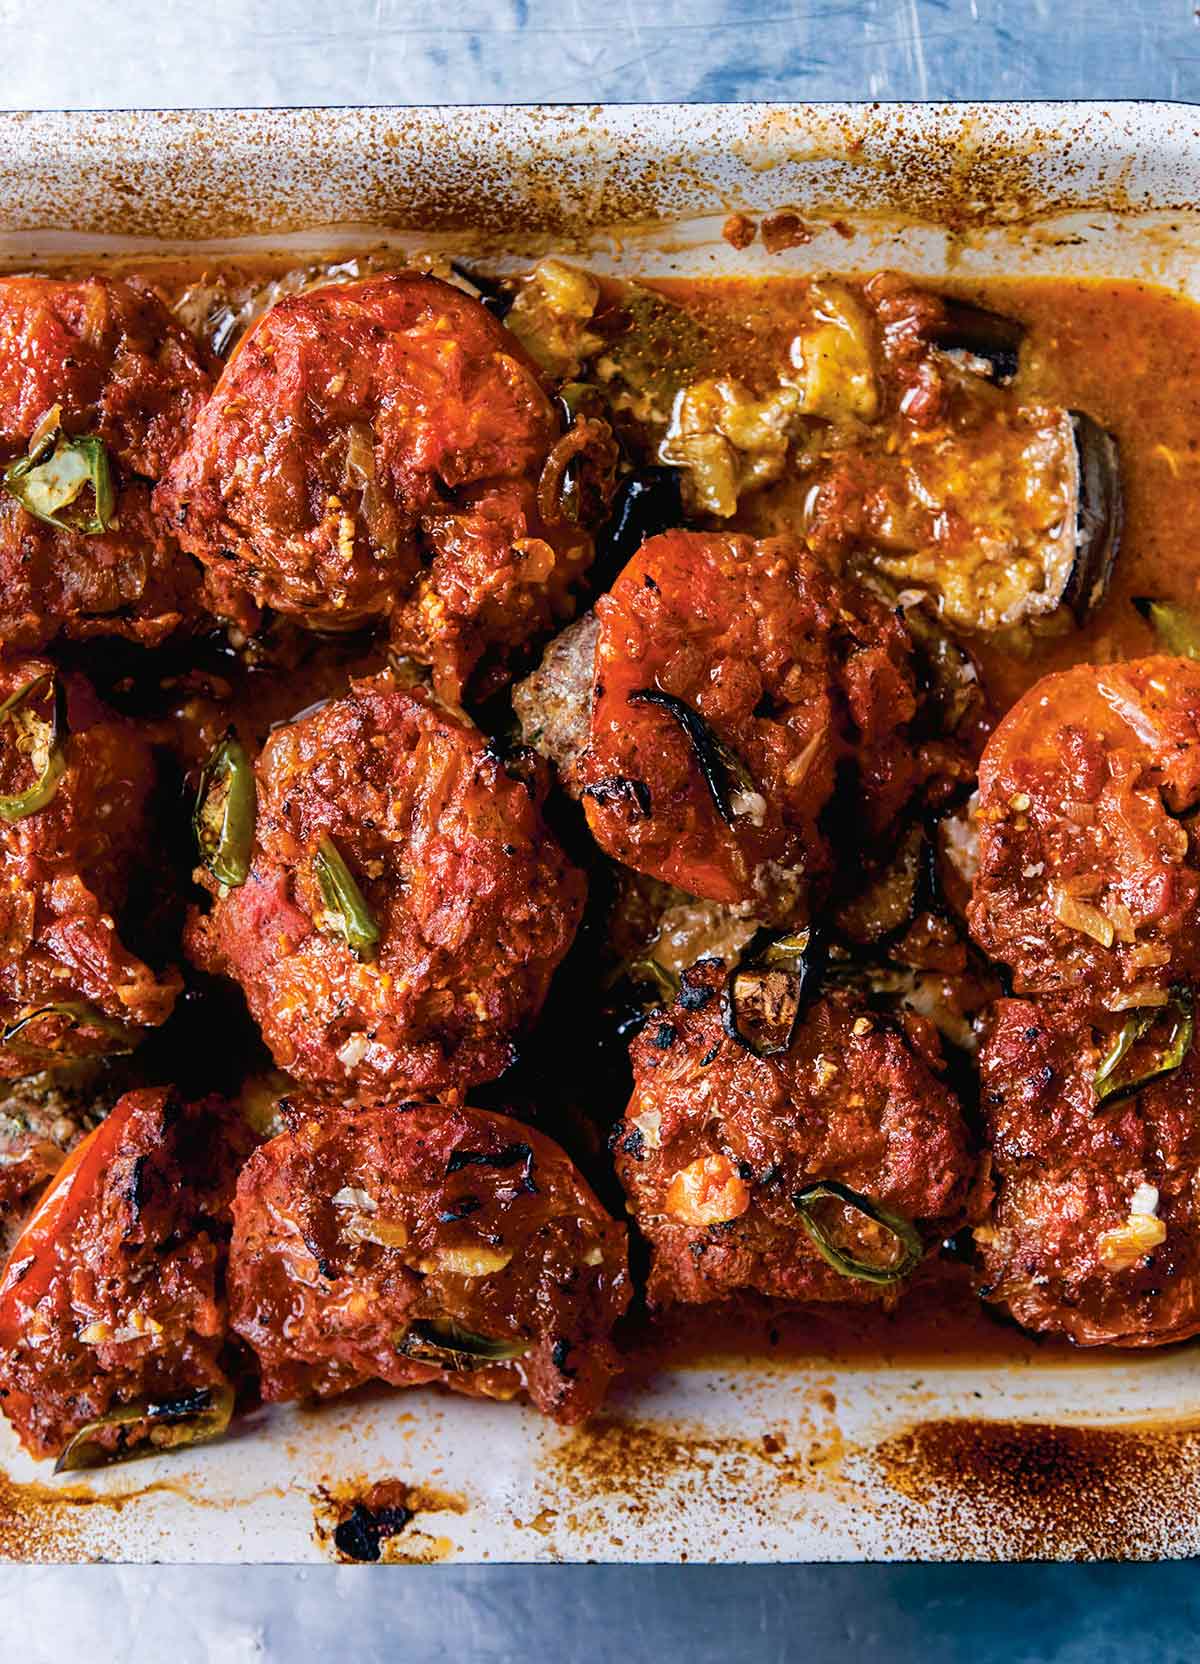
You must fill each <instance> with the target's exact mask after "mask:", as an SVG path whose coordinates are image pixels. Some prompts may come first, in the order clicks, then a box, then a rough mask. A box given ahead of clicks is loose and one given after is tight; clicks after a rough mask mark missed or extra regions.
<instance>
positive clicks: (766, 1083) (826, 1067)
mask: <svg viewBox="0 0 1200 1664" xmlns="http://www.w3.org/2000/svg"><path fill="white" fill-rule="evenodd" d="M802 982H803V977H802V975H801V974H800V973H799V972H798V971H797V969H796V968H795V966H794V964H793V965H788V964H787V963H786V962H783V961H780V962H778V963H776V964H770V963H767V964H764V965H763V966H761V967H759V968H755V969H750V970H744V971H736V972H734V973H732V974H729V973H727V972H726V970H725V967H724V965H723V964H722V963H720V962H719V961H701V962H700V963H699V964H697V965H695V966H694V967H693V968H692V969H691V970H690V971H685V972H684V975H683V978H682V984H681V987H680V992H679V997H678V999H677V1001H676V1002H675V1004H674V1005H673V1006H672V1007H671V1008H670V1009H669V1010H664V1011H661V1012H658V1013H655V1014H653V1015H652V1016H651V1017H650V1018H649V1020H648V1021H647V1022H646V1024H645V1027H644V1028H643V1029H642V1031H641V1033H640V1034H639V1035H638V1037H637V1039H636V1040H635V1041H634V1043H633V1045H632V1047H631V1049H630V1051H631V1061H632V1063H633V1076H634V1085H633V1095H632V1097H631V1098H630V1101H629V1106H628V1108H627V1109H626V1111H625V1116H624V1119H623V1120H622V1121H621V1122H620V1123H619V1125H618V1126H617V1128H616V1129H615V1131H614V1134H613V1147H614V1151H615V1156H616V1165H617V1173H618V1176H619V1178H620V1180H621V1183H622V1185H623V1186H624V1188H625V1192H626V1196H627V1198H628V1207H629V1212H630V1214H631V1216H632V1217H633V1219H634V1221H635V1222H636V1224H637V1227H638V1229H639V1231H640V1232H641V1233H642V1235H643V1236H644V1237H645V1238H646V1240H647V1241H648V1242H649V1244H650V1249H651V1256H652V1257H651V1265H650V1273H649V1279H648V1283H647V1294H648V1297H649V1299H650V1301H651V1302H652V1303H653V1304H656V1305H666V1304H669V1303H670V1302H672V1301H692V1302H694V1301H710V1300H720V1299H723V1298H726V1297H728V1296H730V1295H734V1294H737V1293H739V1292H740V1291H756V1292H758V1293H760V1294H766V1295H773V1296H777V1297H779V1298H781V1299H785V1300H789V1301H826V1300H838V1301H847V1300H852V1301H861V1300H880V1299H882V1300H884V1301H887V1302H888V1303H894V1302H895V1300H896V1299H897V1298H898V1296H899V1295H900V1294H901V1293H902V1292H903V1289H904V1286H905V1282H906V1280H907V1279H908V1278H909V1277H910V1276H911V1275H912V1273H913V1272H914V1271H915V1270H916V1269H917V1267H918V1266H919V1265H920V1263H921V1261H922V1259H923V1258H924V1256H925V1254H926V1252H927V1250H928V1248H929V1247H931V1246H932V1245H934V1244H936V1243H937V1242H938V1241H939V1240H940V1239H941V1238H942V1237H944V1236H945V1235H946V1234H947V1233H948V1232H953V1231H954V1230H955V1229H956V1228H957V1227H958V1226H959V1225H960V1224H961V1223H962V1219H963V1215H964V1209H965V1205H966V1201H967V1189H968V1184H969V1180H970V1177H971V1173H972V1169H973V1163H972V1157H971V1152H970V1149H969V1144H968V1139H967V1132H966V1128H965V1126H964V1124H963V1120H962V1115H961V1113H960V1110H959V1105H958V1101H957V1099H956V1098H955V1095H954V1093H953V1092H952V1091H951V1090H950V1088H949V1086H948V1085H947V1084H946V1082H945V1079H944V1078H943V1069H942V1058H941V1052H940V1048H939V1045H938V1040H937V1035H936V1032H935V1030H934V1028H933V1026H932V1024H931V1023H929V1022H928V1020H927V1019H925V1018H922V1017H918V1016H916V1015H914V1014H908V1015H906V1016H905V1017H903V1018H902V1019H900V1020H895V1019H893V1018H892V1017H890V1016H887V1015H884V1014H882V1013H878V1012H874V1011H871V1010H869V1009H868V1007H867V1006H866V1005H865V1004H864V1003H863V1002H862V1001H861V1000H859V999H857V998H855V997H853V996H850V995H846V994H843V993H830V994H827V995H821V996H819V997H818V998H816V999H814V1000H812V1001H811V1003H808V1004H807V1005H804V1004H802V1002H803V1000H804V990H803V987H802Z"/></svg>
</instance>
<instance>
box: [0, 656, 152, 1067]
mask: <svg viewBox="0 0 1200 1664" xmlns="http://www.w3.org/2000/svg"><path fill="white" fill-rule="evenodd" d="M154 783H155V781H154V763H153V757H152V754H151V751H150V748H149V746H148V745H147V744H146V742H145V741H144V740H143V739H142V738H141V736H140V735H139V734H138V733H137V731H136V730H135V729H134V728H132V727H131V726H130V725H128V724H126V723H123V722H118V721H115V720H111V719H110V718H108V717H107V715H106V714H105V712H104V710H103V708H102V707H101V706H100V705H99V703H98V701H97V700H96V698H95V695H94V694H93V692H92V690H91V688H90V686H89V685H88V684H87V683H86V682H85V681H84V679H83V678H82V677H80V676H74V675H71V676H62V675H60V674H59V673H58V672H56V671H55V670H54V668H53V666H52V665H50V664H48V663H47V662H46V661H44V660H41V659H25V660H21V661H18V662H16V663H6V664H3V665H0V1076H13V1075H27V1074H29V1073H30V1072H31V1071H32V1070H35V1069H37V1068H39V1067H43V1066H44V1065H45V1064H46V1063H48V1062H55V1061H61V1060H62V1059H63V1058H65V1057H78V1056H83V1055H87V1054H89V1053H94V1052H98V1051H99V1052H104V1051H112V1050H121V1049H124V1050H129V1049H130V1048H131V1046H132V1044H133V1041H134V1039H135V1038H136V1031H137V1029H138V1028H139V1027H154V1026H156V1025H158V1024H159V1023H162V1022H165V1021H166V1019H167V1017H168V1016H169V1015H170V1012H171V1008H172V1006H173V1005H174V1003H175V996H176V994H177V992H178V990H179V987H180V980H179V977H178V974H177V973H176V972H173V971H172V972H170V973H166V974H163V975H162V976H159V975H157V974H156V973H155V972H154V971H153V970H151V968H150V967H149V966H148V965H146V964H145V963H143V961H142V960H141V959H139V958H138V957H137V956H136V955H135V954H134V953H132V952H131V951H130V949H129V948H128V947H127V946H126V945H125V943H124V942H123V941H122V939H121V935H120V932H119V929H118V924H117V919H116V915H117V914H118V913H119V912H120V909H121V907H122V905H123V903H124V900H125V895H126V889H127V885H128V881H129V876H130V871H131V867H132V865H133V862H134V860H135V858H136V857H137V856H138V855H139V854H140V853H141V852H142V851H143V850H144V848H145V838H146V812H147V804H148V799H149V797H150V793H151V791H152V789H153V787H154Z"/></svg>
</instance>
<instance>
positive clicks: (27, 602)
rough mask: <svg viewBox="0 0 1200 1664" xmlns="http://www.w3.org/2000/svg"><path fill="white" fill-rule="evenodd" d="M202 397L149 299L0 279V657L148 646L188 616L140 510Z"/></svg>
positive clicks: (178, 572) (199, 371)
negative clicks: (63, 646) (80, 641)
mask: <svg viewBox="0 0 1200 1664" xmlns="http://www.w3.org/2000/svg"><path fill="white" fill-rule="evenodd" d="M209 390H210V382H209V377H208V373H207V371H206V369H205V367H204V364H203V362H202V356H201V353H200V351H199V350H198V347H197V344H196V343H195V342H194V341H193V340H192V338H191V336H189V335H188V333H187V331H186V330H184V329H183V328H182V327H181V325H180V324H178V323H177V322H176V321H175V320H174V319H173V318H172V316H171V314H170V312H169V311H168V310H167V307H166V306H165V305H164V304H163V301H162V299H161V298H160V297H159V295H158V294H157V293H156V292H155V289H154V288H153V287H152V286H150V285H148V284H144V283H140V282H135V281H132V280H131V281H125V280H121V279H115V278H113V279H110V278H104V277H90V276H89V277H85V278H83V279H81V280H79V281H60V280H56V279H51V278H47V277H29V276H22V277H5V278H0V487H2V489H0V651H3V652H6V653H7V652H14V651H25V652H28V651H32V650H36V649H39V648H41V647H44V646H45V645H46V644H47V643H48V642H51V641H53V640H54V639H55V638H56V637H57V636H60V635H65V636H69V637H74V638H87V637H95V636H106V635H113V636H124V637H126V638H128V639H129V640H131V641H134V642H138V643H141V644H143V645H145V646H154V645H157V644H158V643H160V642H162V641H164V640H165V639H166V638H167V637H168V636H170V635H171V634H172V632H173V631H176V630H178V629H179V627H180V626H181V625H183V624H184V623H185V622H189V621H193V620H194V619H195V618H196V616H197V615H198V614H200V615H202V608H201V606H200V594H199V592H200V577H201V573H200V569H199V568H198V567H197V566H196V564H195V562H194V561H192V560H190V559H189V558H188V557H187V556H185V555H184V554H182V553H181V551H180V549H179V547H178V545H177V543H176V542H175V540H174V538H173V537H172V536H171V534H170V531H169V530H168V529H167V528H164V527H163V525H162V524H161V522H160V521H159V520H158V519H156V517H155V516H154V514H153V512H152V509H151V502H150V497H151V492H152V490H153V487H154V484H155V482H156V481H157V480H158V479H160V478H161V477H162V475H163V474H164V473H165V472H166V469H167V466H168V464H169V463H170V461H171V459H172V458H173V457H174V455H175V453H176V452H177V451H178V450H179V448H180V446H181V445H182V444H183V443H184V441H185V440H186V439H187V438H188V436H189V434H190V432H191V429H192V426H193V424H194V422H195V420H196V418H197V416H198V415H199V413H200V409H201V407H202V405H203V404H204V401H205V399H206V398H207V397H208V393H209Z"/></svg>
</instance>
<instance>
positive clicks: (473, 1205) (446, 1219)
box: [438, 1196, 483, 1225]
mask: <svg viewBox="0 0 1200 1664" xmlns="http://www.w3.org/2000/svg"><path fill="white" fill-rule="evenodd" d="M482 1206H483V1203H482V1202H481V1201H480V1200H479V1197H478V1196H460V1197H459V1199H458V1201H457V1202H455V1204H454V1206H453V1207H449V1208H446V1209H445V1210H444V1212H442V1213H439V1214H438V1224H439V1225H454V1224H456V1223H457V1222H458V1221H459V1220H460V1219H469V1218H470V1216H471V1215H472V1214H473V1213H478V1212H479V1210H480V1208H481V1207H482Z"/></svg>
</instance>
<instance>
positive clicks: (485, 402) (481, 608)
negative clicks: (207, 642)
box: [155, 273, 591, 700]
mask: <svg viewBox="0 0 1200 1664" xmlns="http://www.w3.org/2000/svg"><path fill="white" fill-rule="evenodd" d="M557 438H558V424H557V419H556V417H555V414H554V411H553V408H552V406H551V404H550V401H549V400H548V398H547V397H546V394H545V392H544V391H543V388H542V386H541V383H540V381H539V379H538V375H537V372H536V371H535V369H534V368H533V365H532V364H531V362H530V361H529V359H528V358H527V357H526V355H525V352H524V350H523V348H522V347H521V346H520V345H519V344H518V342H517V341H516V340H515V339H514V338H513V337H512V336H511V335H509V334H508V333H507V331H506V330H505V329H504V328H503V327H502V325H500V324H499V323H498V322H497V321H496V320H495V319H494V318H493V317H492V316H491V315H490V314H489V313H488V312H487V311H486V310H485V309H484V307H482V306H481V305H480V304H479V302H478V301H476V300H474V299H473V298H471V297H470V296H468V295H466V294H463V293H462V292H461V291H459V290H458V289H455V288H452V287H451V286H449V285H448V284H445V283H442V282H440V281H438V280H437V279H436V278H431V277H423V276H418V275H416V274H407V273H406V274H401V275H399V276H388V277H372V278H367V279H364V280H362V281H359V282H353V283H340V284H332V285H328V286H326V287H324V288H318V289H315V290H309V291H308V292H306V293H304V294H299V295H291V296H289V297H288V298H287V299H285V300H282V301H280V302H279V303H278V304H277V305H275V306H273V307H272V308H271V309H270V310H269V311H268V312H267V313H266V314H265V315H264V316H263V317H262V318H261V319H260V320H259V322H258V323H257V324H256V325H255V327H254V328H253V329H252V330H250V331H249V333H248V334H247V335H246V336H245V337H244V339H243V340H242V342H241V343H240V344H239V346H238V347H237V349H236V350H235V352H234V354H233V357H232V358H231V359H230V361H229V363H228V365H227V367H226V369H225V371H224V373H223V375H222V377H221V380H220V381H219V383H218V384H217V387H216V390H215V392H214V393H213V396H212V398H211V400H210V401H209V403H208V404H207V406H206V407H205V409H204V411H203V413H202V414H201V417H200V419H199V421H198V422H197V424H196V427H195V429H194V431H193V433H192V436H191V439H190V441H189V443H188V445H187V447H186V448H185V449H184V450H183V452H182V453H181V454H180V456H179V457H178V458H177V460H176V462H175V465H174V466H173V468H172V469H171V471H170V473H169V475H168V477H167V479H166V480H165V481H164V483H163V484H162V485H161V486H160V487H159V489H158V492H157V494H156V498H155V502H156V507H157V509H158V511H159V513H160V514H161V515H162V517H163V519H164V521H165V523H166V524H168V525H169V526H171V527H172V528H173V529H174V531H175V533H176V535H177V536H178V537H179V539H180V541H181V543H182V544H183V546H184V547H185V548H186V549H188V550H190V551H191V552H192V553H193V554H195V555H196V556H197V557H198V558H199V559H200V560H201V561H203V562H204V564H205V565H206V566H207V567H209V568H210V569H216V570H218V571H223V572H225V573H227V574H229V575H230V576H231V577H232V578H233V579H235V580H236V582H237V583H238V584H240V585H242V586H244V587H245V588H246V589H247V590H248V591H249V592H250V593H252V594H253V595H254V597H255V598H256V599H257V600H258V601H260V602H266V603H269V604H270V605H271V606H272V607H274V608H276V609H277V610H278V611H280V612H284V613H290V614H294V615H297V616H299V617H301V618H302V619H303V620H304V621H305V622H306V623H308V624H310V625H312V626H314V627H318V628H323V629H345V628H348V627H351V626H354V625H357V624H361V623H364V622H367V621H369V620H372V619H375V618H379V617H383V616H386V615H391V617H392V622H393V629H394V634H395V640H396V645H397V646H398V647H399V648H400V650H401V651H403V652H405V653H409V654H412V655H413V656H415V657H417V658H420V659H421V660H422V661H423V662H427V663H431V664H432V665H433V667H434V671H435V678H436V682H437V686H438V689H439V692H441V693H442V694H443V695H444V696H445V697H447V698H449V699H453V700H457V699H458V698H459V697H460V696H461V693H462V690H463V687H464V686H465V684H466V682H467V680H468V679H469V678H470V676H471V674H472V672H473V670H474V669H475V667H476V665H477V664H478V663H479V661H480V660H481V658H482V657H483V656H484V654H485V652H487V653H490V654H491V656H492V658H493V660H494V661H497V662H499V663H500V664H501V665H502V664H503V661H504V660H505V659H506V658H507V657H508V656H510V655H512V654H514V653H517V652H519V650H520V649H521V648H522V647H523V646H524V645H525V644H526V642H527V641H528V640H529V639H530V637H531V636H532V635H534V634H536V633H537V632H538V631H539V630H544V629H546V628H547V627H548V626H549V625H550V624H551V623H552V622H553V621H554V619H555V617H556V616H561V615H562V614H564V613H565V612H566V611H568V610H569V609H568V606H567V596H568V592H569V589H570V586H571V583H572V582H573V580H574V579H575V578H577V577H578V575H579V574H580V572H581V571H582V570H583V568H584V567H585V566H586V564H587V562H588V561H589V560H590V558H591V544H590V541H589V539H588V538H587V536H586V535H585V534H584V533H582V532H580V531H578V530H577V529H576V528H575V527H574V526H573V525H571V524H570V523H569V522H568V521H566V520H564V521H562V522H561V523H558V524H556V525H555V526H554V527H552V528H551V527H548V526H547V525H546V524H545V523H544V519H543V516H542V513H541V512H540V510H539V506H538V502H537V491H536V487H537V485H538V482H539V480H540V477H541V473H542V469H543V466H544V465H545V464H546V462H547V459H548V456H549V453H550V452H551V450H552V448H553V447H554V446H555V444H556V441H557ZM551 512H552V513H554V514H555V515H557V509H556V508H555V507H554V506H553V505H551Z"/></svg>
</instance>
